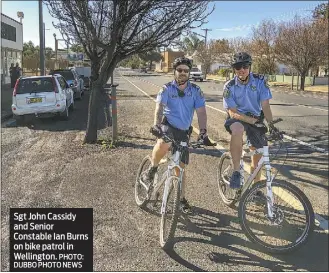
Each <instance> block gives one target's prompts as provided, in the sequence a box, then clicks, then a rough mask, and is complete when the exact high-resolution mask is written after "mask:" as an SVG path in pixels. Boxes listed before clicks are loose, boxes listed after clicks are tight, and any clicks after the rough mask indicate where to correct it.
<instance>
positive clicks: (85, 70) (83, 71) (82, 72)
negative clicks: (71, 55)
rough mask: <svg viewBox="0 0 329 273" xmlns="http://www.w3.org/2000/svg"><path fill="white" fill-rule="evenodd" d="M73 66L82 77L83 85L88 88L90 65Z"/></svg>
mask: <svg viewBox="0 0 329 273" xmlns="http://www.w3.org/2000/svg"><path fill="white" fill-rule="evenodd" d="M74 68H75V71H76V72H77V73H78V74H79V75H80V77H81V78H82V79H83V82H84V87H85V88H89V87H90V76H91V67H90V66H75V67H74ZM82 76H83V77H82Z"/></svg>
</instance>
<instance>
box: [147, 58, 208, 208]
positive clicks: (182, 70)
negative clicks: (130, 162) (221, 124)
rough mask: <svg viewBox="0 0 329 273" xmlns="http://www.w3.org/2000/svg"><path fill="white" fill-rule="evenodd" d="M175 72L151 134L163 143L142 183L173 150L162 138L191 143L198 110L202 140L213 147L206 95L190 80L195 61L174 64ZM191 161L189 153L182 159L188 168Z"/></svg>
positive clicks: (165, 88) (164, 90)
mask: <svg viewBox="0 0 329 273" xmlns="http://www.w3.org/2000/svg"><path fill="white" fill-rule="evenodd" d="M173 68H174V77H175V79H174V80H173V81H172V82H169V83H167V84H165V85H164V86H163V88H162V89H161V90H160V92H159V93H158V96H157V100H156V109H155V118H154V125H153V127H152V128H151V132H152V133H153V134H155V135H157V136H158V137H159V139H158V140H157V143H156V145H155V146H154V148H153V152H152V160H151V163H152V165H151V166H150V167H149V168H148V170H146V171H145V172H144V173H143V174H142V179H143V180H144V181H147V182H152V181H153V178H154V175H155V173H156V171H157V167H158V164H159V162H160V160H161V159H162V158H163V157H164V156H165V155H166V153H167V152H168V150H169V148H170V143H166V142H165V141H164V140H163V139H162V138H161V135H162V133H166V134H168V135H171V136H172V137H173V138H174V139H175V140H176V141H177V142H180V141H188V138H189V135H190V134H191V132H192V127H191V124H192V119H193V114H194V110H196V113H197V116H198V123H199V128H200V134H199V137H198V140H203V143H204V144H205V145H213V144H212V143H211V142H210V141H209V138H208V136H207V130H206V128H207V113H206V107H205V99H204V96H203V93H202V91H201V89H200V87H199V86H197V85H195V84H193V83H191V82H190V81H189V80H188V79H189V73H190V70H191V68H192V63H191V61H190V60H189V59H187V58H177V59H176V60H175V61H174V63H173ZM188 161H189V155H188V151H187V152H186V153H185V154H183V155H182V162H181V164H180V165H181V166H182V167H184V166H185V165H187V164H188ZM184 174H185V172H184ZM177 175H178V174H177ZM184 180H185V179H184V177H183V183H182V196H181V206H182V209H183V211H185V212H186V211H188V210H189V209H190V206H189V204H188V201H187V200H186V198H185V197H184V195H185V194H184V193H185V187H184V184H185V183H184Z"/></svg>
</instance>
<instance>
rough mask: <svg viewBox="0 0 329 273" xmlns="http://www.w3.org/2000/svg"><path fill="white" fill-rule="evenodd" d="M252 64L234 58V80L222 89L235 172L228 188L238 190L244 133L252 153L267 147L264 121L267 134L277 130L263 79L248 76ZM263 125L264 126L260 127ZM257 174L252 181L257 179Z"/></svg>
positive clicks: (256, 158)
mask: <svg viewBox="0 0 329 273" xmlns="http://www.w3.org/2000/svg"><path fill="white" fill-rule="evenodd" d="M251 64H252V58H251V56H250V55H249V54H248V53H246V52H239V53H236V54H234V56H233V60H232V63H231V66H232V68H233V69H234V73H235V76H234V78H233V79H232V80H229V81H228V82H226V83H225V85H224V93H223V106H224V108H225V109H226V111H227V113H228V117H227V119H226V121H225V124H224V127H225V129H226V130H227V131H228V132H229V133H230V134H231V140H230V153H231V156H232V162H233V167H234V172H233V174H232V176H231V178H230V187H231V188H239V187H240V186H241V185H240V171H239V169H240V158H241V155H242V147H243V133H244V132H246V135H247V140H248V142H249V143H250V145H251V147H250V148H251V149H255V148H261V147H262V146H263V145H266V139H265V138H264V135H265V133H266V132H267V127H266V126H265V125H264V123H263V120H264V117H265V119H266V121H267V123H268V126H269V128H270V130H277V129H276V128H275V127H274V126H273V124H271V122H272V121H273V116H272V111H271V106H270V103H269V101H270V99H271V98H272V93H271V91H270V89H269V86H268V84H267V82H266V80H265V78H264V76H263V75H259V74H254V73H252V72H250V68H251ZM259 125H263V126H259ZM260 158H261V155H259V154H257V155H254V156H253V157H252V164H251V171H253V170H254V169H255V168H256V167H257V164H258V161H259V160H260ZM260 175H261V173H260V172H259V173H258V175H257V176H256V178H255V181H257V180H259V179H260Z"/></svg>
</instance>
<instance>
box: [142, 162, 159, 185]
mask: <svg viewBox="0 0 329 273" xmlns="http://www.w3.org/2000/svg"><path fill="white" fill-rule="evenodd" d="M157 170H158V167H153V166H150V167H149V168H148V169H147V170H145V171H144V172H143V173H142V175H141V179H142V181H143V182H144V183H147V184H152V182H153V179H154V176H155V173H156V172H157Z"/></svg>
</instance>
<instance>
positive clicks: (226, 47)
mask: <svg viewBox="0 0 329 273" xmlns="http://www.w3.org/2000/svg"><path fill="white" fill-rule="evenodd" d="M210 48H211V50H212V51H213V56H214V59H213V61H217V62H221V63H224V64H229V63H230V59H231V58H230V57H231V54H232V50H231V48H230V43H229V40H227V39H218V40H214V41H212V42H211V43H210Z"/></svg>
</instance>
